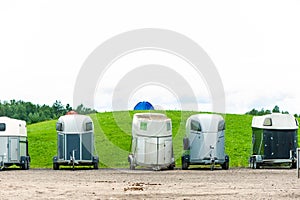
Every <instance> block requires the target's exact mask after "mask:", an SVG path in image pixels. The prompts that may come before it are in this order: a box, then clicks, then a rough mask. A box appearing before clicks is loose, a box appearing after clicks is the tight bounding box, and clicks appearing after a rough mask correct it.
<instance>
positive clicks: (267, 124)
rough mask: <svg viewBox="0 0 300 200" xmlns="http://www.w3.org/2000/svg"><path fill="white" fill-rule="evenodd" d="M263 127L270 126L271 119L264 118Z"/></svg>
mask: <svg viewBox="0 0 300 200" xmlns="http://www.w3.org/2000/svg"><path fill="white" fill-rule="evenodd" d="M264 126H272V119H271V118H266V119H265V121H264Z"/></svg>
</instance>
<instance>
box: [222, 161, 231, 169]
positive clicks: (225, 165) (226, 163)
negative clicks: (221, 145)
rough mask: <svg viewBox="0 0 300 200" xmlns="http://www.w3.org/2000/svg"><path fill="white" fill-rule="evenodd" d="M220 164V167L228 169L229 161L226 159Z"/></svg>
mask: <svg viewBox="0 0 300 200" xmlns="http://www.w3.org/2000/svg"><path fill="white" fill-rule="evenodd" d="M221 166H222V169H224V170H228V169H229V162H227V161H226V162H224V163H223V164H222V165H221Z"/></svg>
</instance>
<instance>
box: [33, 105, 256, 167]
mask: <svg viewBox="0 0 300 200" xmlns="http://www.w3.org/2000/svg"><path fill="white" fill-rule="evenodd" d="M161 112H162V113H165V114H166V115H167V116H168V117H170V118H171V119H172V128H173V148H174V154H175V159H176V166H177V167H180V166H181V155H182V152H183V149H182V138H183V137H184V135H185V122H186V119H187V118H188V117H189V116H191V115H192V114H196V112H189V111H161ZM134 113H136V112H134V111H128V112H127V111H126V112H125V111H124V112H106V113H98V114H93V115H91V118H92V119H93V121H94V125H95V154H97V155H98V156H99V159H100V162H101V163H100V167H110V168H114V167H116V168H117V167H120V168H121V167H125V168H127V167H128V161H127V156H128V154H129V151H130V148H131V146H130V143H131V123H132V116H133V114H134ZM223 117H224V118H225V121H226V133H225V139H226V142H225V143H226V153H227V154H228V155H229V156H230V166H231V167H246V166H248V159H249V156H250V154H251V140H252V137H251V134H252V133H251V120H252V116H250V115H235V114H226V115H223ZM55 123H56V120H52V121H46V122H42V123H37V124H33V125H29V126H28V140H29V153H30V156H31V167H36V168H51V167H52V157H53V156H55V155H56V154H57V153H56V151H57V150H56V149H57V146H56V140H57V136H56V131H55Z"/></svg>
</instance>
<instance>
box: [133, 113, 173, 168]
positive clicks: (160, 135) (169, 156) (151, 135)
mask: <svg viewBox="0 0 300 200" xmlns="http://www.w3.org/2000/svg"><path fill="white" fill-rule="evenodd" d="M128 162H129V163H130V169H132V170H133V169H135V167H136V166H144V167H150V168H152V169H153V170H160V169H162V168H168V169H174V167H175V160H174V155H173V143H172V122H171V119H169V118H167V117H166V115H164V114H158V113H138V114H135V115H134V117H133V121H132V141H131V154H129V156H128Z"/></svg>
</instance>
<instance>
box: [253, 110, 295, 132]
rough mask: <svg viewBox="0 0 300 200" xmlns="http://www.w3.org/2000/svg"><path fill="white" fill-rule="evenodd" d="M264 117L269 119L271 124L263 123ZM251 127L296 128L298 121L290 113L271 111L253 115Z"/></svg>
mask: <svg viewBox="0 0 300 200" xmlns="http://www.w3.org/2000/svg"><path fill="white" fill-rule="evenodd" d="M266 119H271V120H272V125H266V124H265V123H264V122H265V120H266ZM295 121H296V123H295ZM252 128H260V129H275V130H276V129H280V130H296V129H298V121H297V120H296V119H295V117H294V116H293V115H291V114H280V113H272V114H268V115H263V116H255V117H253V119H252Z"/></svg>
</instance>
